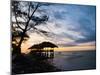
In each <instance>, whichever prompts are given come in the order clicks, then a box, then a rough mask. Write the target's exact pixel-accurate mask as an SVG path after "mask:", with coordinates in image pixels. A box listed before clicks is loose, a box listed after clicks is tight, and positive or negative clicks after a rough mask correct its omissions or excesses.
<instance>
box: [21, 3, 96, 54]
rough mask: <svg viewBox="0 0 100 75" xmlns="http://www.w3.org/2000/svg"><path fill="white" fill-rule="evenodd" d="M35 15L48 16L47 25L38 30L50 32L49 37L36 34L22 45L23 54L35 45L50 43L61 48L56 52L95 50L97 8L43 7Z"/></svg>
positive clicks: (70, 5) (73, 6) (31, 35)
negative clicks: (44, 42)
mask: <svg viewBox="0 0 100 75" xmlns="http://www.w3.org/2000/svg"><path fill="white" fill-rule="evenodd" d="M38 11H39V12H36V13H35V14H34V15H37V16H40V15H41V14H48V16H49V20H48V21H47V23H46V24H41V25H39V26H37V28H38V29H42V30H45V31H47V32H50V34H48V36H44V35H43V34H41V35H40V34H38V33H36V32H32V33H29V34H30V35H29V36H30V38H29V40H27V41H26V42H25V43H23V44H22V50H23V52H24V51H26V50H27V48H29V47H30V46H32V45H33V44H38V43H41V42H43V41H49V42H52V43H54V44H57V45H58V46H59V49H55V51H56V50H66V51H68V50H69V51H70V50H95V43H96V32H95V31H96V7H95V6H86V5H85V6H84V5H72V4H52V3H50V5H48V6H41V7H39V9H38Z"/></svg>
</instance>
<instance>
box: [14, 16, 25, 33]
mask: <svg viewBox="0 0 100 75" xmlns="http://www.w3.org/2000/svg"><path fill="white" fill-rule="evenodd" d="M15 19H16V24H17V26H18V27H19V28H20V29H21V30H22V31H23V30H24V29H23V28H22V27H21V26H20V25H19V23H18V20H17V17H16V14H15Z"/></svg>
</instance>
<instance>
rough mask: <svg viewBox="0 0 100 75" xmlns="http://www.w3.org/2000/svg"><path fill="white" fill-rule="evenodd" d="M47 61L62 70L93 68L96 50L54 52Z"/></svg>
mask: <svg viewBox="0 0 100 75" xmlns="http://www.w3.org/2000/svg"><path fill="white" fill-rule="evenodd" d="M49 61H50V62H51V63H52V64H53V65H54V66H56V67H57V68H59V69H62V70H81V69H95V68H96V51H77V52H76V51H75V52H55V55H54V59H49Z"/></svg>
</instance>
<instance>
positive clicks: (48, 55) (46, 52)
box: [31, 49, 54, 58]
mask: <svg viewBox="0 0 100 75" xmlns="http://www.w3.org/2000/svg"><path fill="white" fill-rule="evenodd" d="M31 53H35V54H37V55H38V56H40V57H46V58H54V50H53V49H52V50H31Z"/></svg>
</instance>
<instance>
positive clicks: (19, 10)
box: [11, 1, 48, 54]
mask: <svg viewBox="0 0 100 75" xmlns="http://www.w3.org/2000/svg"><path fill="white" fill-rule="evenodd" d="M42 5H46V6H47V5H48V4H41V3H34V2H24V1H12V5H11V8H12V40H13V41H14V37H15V34H18V35H16V36H18V37H20V40H19V42H17V47H16V50H17V51H16V53H17V54H20V53H21V44H22V43H23V41H24V38H25V35H27V31H31V30H36V31H39V32H41V33H47V32H46V31H43V30H40V29H38V28H36V27H35V26H37V25H40V24H43V23H46V21H48V16H47V14H41V15H40V16H39V15H35V14H36V13H37V14H38V13H39V7H41V6H42ZM19 32H20V33H19ZM15 38H16V37H15Z"/></svg>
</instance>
